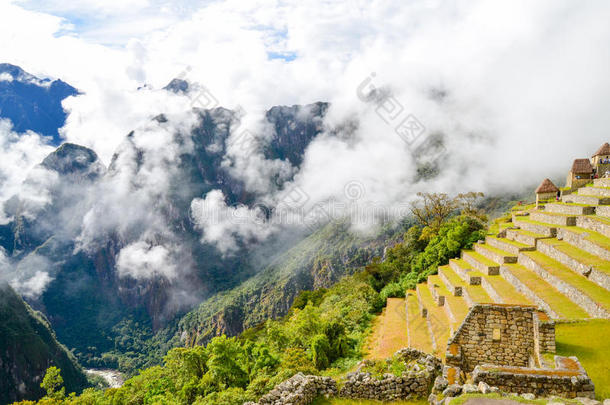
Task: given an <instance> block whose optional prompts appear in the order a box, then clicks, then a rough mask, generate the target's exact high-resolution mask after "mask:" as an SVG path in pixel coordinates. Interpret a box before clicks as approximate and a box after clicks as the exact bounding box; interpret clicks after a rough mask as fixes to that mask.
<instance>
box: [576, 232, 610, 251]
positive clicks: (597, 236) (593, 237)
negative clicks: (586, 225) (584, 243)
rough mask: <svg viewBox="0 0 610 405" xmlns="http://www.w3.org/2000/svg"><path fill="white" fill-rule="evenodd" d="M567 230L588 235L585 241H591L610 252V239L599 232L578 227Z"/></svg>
mask: <svg viewBox="0 0 610 405" xmlns="http://www.w3.org/2000/svg"><path fill="white" fill-rule="evenodd" d="M567 230H568V231H570V232H574V233H579V234H581V235H582V234H586V235H585V236H584V238H585V239H587V240H589V241H590V242H592V243H595V244H596V245H598V246H601V247H603V248H604V249H606V250H610V238H608V237H606V236H604V235H602V234H601V233H599V232H595V231H591V230H589V229H583V228H578V227H570V228H567Z"/></svg>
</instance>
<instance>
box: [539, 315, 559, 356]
mask: <svg viewBox="0 0 610 405" xmlns="http://www.w3.org/2000/svg"><path fill="white" fill-rule="evenodd" d="M538 330H539V341H540V351H541V352H548V353H555V350H556V346H555V322H553V321H550V322H540V324H539V325H538Z"/></svg>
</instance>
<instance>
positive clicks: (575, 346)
mask: <svg viewBox="0 0 610 405" xmlns="http://www.w3.org/2000/svg"><path fill="white" fill-rule="evenodd" d="M555 340H556V342H557V354H559V355H561V356H576V357H578V360H580V363H581V364H582V365H583V367H584V368H585V370H586V371H587V374H589V377H591V379H592V380H593V383H594V384H595V394H596V396H597V398H598V399H602V398H610V320H607V319H594V320H590V321H583V322H577V323H559V324H557V325H556V327H555Z"/></svg>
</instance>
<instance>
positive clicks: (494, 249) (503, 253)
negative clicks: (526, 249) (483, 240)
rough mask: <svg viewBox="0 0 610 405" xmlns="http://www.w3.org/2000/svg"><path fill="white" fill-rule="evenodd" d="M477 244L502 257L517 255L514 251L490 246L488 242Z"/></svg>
mask: <svg viewBox="0 0 610 405" xmlns="http://www.w3.org/2000/svg"><path fill="white" fill-rule="evenodd" d="M479 246H480V247H482V248H483V249H485V250H488V251H490V252H493V253H495V254H497V255H500V256H502V257H517V255H515V254H514V253H511V252H507V251H506V250H502V249H500V248H497V247H495V246H491V245H488V244H484V245H479Z"/></svg>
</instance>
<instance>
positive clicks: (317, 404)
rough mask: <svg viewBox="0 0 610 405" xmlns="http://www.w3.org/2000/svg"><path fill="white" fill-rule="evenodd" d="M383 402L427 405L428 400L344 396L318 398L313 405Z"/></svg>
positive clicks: (356, 404)
mask: <svg viewBox="0 0 610 405" xmlns="http://www.w3.org/2000/svg"><path fill="white" fill-rule="evenodd" d="M381 404H392V405H426V404H428V401H427V400H425V399H420V400H410V401H392V402H381V401H372V400H369V399H343V398H328V399H326V398H318V399H316V400H315V401H313V403H312V405H381Z"/></svg>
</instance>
